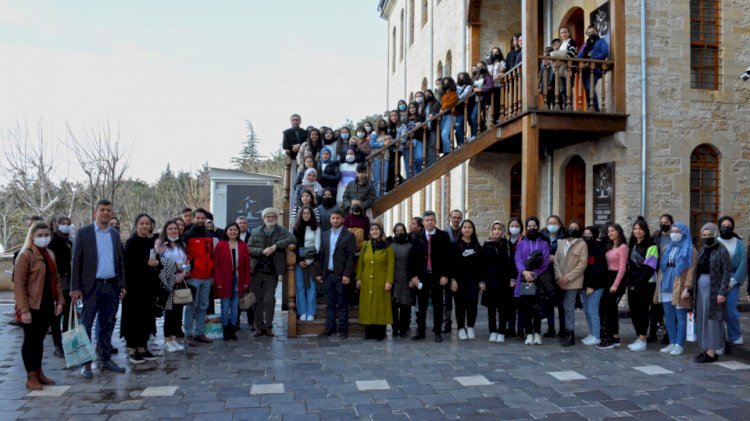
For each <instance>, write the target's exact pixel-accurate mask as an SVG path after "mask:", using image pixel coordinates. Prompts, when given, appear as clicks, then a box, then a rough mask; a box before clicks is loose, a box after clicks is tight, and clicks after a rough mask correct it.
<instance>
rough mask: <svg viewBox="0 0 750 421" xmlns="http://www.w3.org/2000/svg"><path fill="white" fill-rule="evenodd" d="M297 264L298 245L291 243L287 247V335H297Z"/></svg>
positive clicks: (291, 336)
mask: <svg viewBox="0 0 750 421" xmlns="http://www.w3.org/2000/svg"><path fill="white" fill-rule="evenodd" d="M296 264H297V246H296V245H294V244H290V245H289V247H287V249H286V276H287V283H286V296H287V303H286V305H287V307H288V311H287V334H286V335H287V337H289V338H293V337H295V336H297V291H296V286H297V283H296V282H295V279H294V276H295V275H294V272H295V265H296Z"/></svg>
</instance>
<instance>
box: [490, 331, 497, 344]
mask: <svg viewBox="0 0 750 421" xmlns="http://www.w3.org/2000/svg"><path fill="white" fill-rule="evenodd" d="M495 341H497V333H495V332H492V333H490V342H495Z"/></svg>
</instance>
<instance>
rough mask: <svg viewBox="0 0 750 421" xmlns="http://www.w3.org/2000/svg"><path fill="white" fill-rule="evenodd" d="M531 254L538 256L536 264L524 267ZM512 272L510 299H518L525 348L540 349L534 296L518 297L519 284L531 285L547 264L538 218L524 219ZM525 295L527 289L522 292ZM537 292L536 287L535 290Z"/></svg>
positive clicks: (545, 243) (545, 248)
mask: <svg viewBox="0 0 750 421" xmlns="http://www.w3.org/2000/svg"><path fill="white" fill-rule="evenodd" d="M535 252H539V253H541V260H539V259H533V260H535V261H537V264H532V265H531V266H527V263H530V262H528V260H529V257H531V256H532V255H533V254H534V253H535ZM515 260H516V268H517V269H518V279H517V280H516V289H515V291H514V296H515V297H516V298H519V299H520V300H519V301H520V306H521V308H522V310H523V311H522V312H521V314H523V326H524V330H525V331H526V342H525V343H526V345H541V344H542V336H541V335H540V333H541V329H542V319H541V308H540V306H539V297H538V293H535V294H531V295H527V294H525V293H522V285H521V284H522V283H523V284H525V285H523V286H526V285H535V281H536V279H537V278H538V277H539V276H541V275H542V274H543V273H544V272H545V271H546V270H547V265H548V264H549V243H548V242H547V239H545V238H544V237H543V236H542V235H541V234H539V218H537V217H536V216H530V217H528V218H526V236H525V237H524V238H523V239H521V240H520V241H519V242H518V246H517V248H516V256H515ZM523 290H524V291H527V288H523ZM535 290H537V291H538V286H537V288H536V289H535Z"/></svg>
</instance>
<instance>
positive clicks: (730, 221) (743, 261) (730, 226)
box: [717, 216, 747, 345]
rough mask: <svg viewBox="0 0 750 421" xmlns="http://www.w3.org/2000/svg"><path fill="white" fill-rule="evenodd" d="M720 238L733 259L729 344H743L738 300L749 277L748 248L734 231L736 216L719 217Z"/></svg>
mask: <svg viewBox="0 0 750 421" xmlns="http://www.w3.org/2000/svg"><path fill="white" fill-rule="evenodd" d="M718 225H719V238H717V241H718V242H720V243H721V244H722V245H723V246H724V247H726V249H727V251H728V252H729V257H730V258H731V259H732V278H731V279H730V281H729V291H728V292H727V297H726V298H727V305H726V310H727V314H726V316H727V319H726V322H727V342H728V345H742V343H743V342H744V341H743V339H742V331H741V330H740V311H739V310H737V301H738V300H739V298H740V285H742V284H743V283H744V282H745V279H747V249H746V248H745V243H744V242H743V241H742V239H741V238H740V237H739V236H738V235H737V234H736V233H735V232H734V228H735V227H734V218H732V217H731V216H722V217H721V218H719V222H718Z"/></svg>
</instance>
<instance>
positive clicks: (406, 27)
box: [401, 1, 409, 101]
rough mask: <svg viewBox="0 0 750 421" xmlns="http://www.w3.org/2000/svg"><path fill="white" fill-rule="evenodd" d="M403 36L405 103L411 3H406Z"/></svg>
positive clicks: (405, 98) (406, 99)
mask: <svg viewBox="0 0 750 421" xmlns="http://www.w3.org/2000/svg"><path fill="white" fill-rule="evenodd" d="M401 35H403V37H404V39H403V45H404V96H402V97H401V98H403V100H404V101H408V100H409V91H408V89H407V87H406V69H407V67H406V62H407V61H409V2H408V1H407V2H404V26H403V27H402V28H401Z"/></svg>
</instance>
